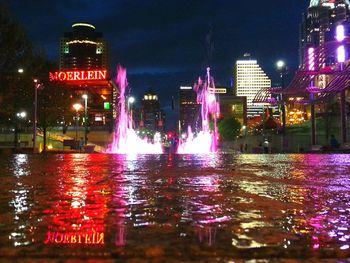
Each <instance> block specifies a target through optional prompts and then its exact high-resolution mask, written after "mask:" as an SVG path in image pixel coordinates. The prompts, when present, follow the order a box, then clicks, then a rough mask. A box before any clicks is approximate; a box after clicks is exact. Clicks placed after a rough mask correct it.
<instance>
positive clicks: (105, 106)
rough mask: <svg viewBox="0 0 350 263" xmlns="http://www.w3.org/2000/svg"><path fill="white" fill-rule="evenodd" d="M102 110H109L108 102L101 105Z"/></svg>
mask: <svg viewBox="0 0 350 263" xmlns="http://www.w3.org/2000/svg"><path fill="white" fill-rule="evenodd" d="M103 108H104V109H105V110H110V109H111V103H110V102H104V103H103Z"/></svg>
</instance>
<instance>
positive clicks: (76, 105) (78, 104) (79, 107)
mask: <svg viewBox="0 0 350 263" xmlns="http://www.w3.org/2000/svg"><path fill="white" fill-rule="evenodd" d="M82 107H83V105H81V104H80V103H75V104H74V105H73V108H74V109H75V111H76V112H77V114H78V112H79V111H80V110H81V108H82Z"/></svg>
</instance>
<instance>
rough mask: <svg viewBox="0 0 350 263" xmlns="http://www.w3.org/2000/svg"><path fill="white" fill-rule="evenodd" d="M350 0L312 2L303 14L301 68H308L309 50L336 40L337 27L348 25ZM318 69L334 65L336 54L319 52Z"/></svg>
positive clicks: (312, 0)
mask: <svg viewBox="0 0 350 263" xmlns="http://www.w3.org/2000/svg"><path fill="white" fill-rule="evenodd" d="M349 6H350V5H349V0H311V2H310V6H309V7H308V9H307V11H306V13H304V14H303V19H302V23H301V26H300V37H299V67H300V68H301V69H303V68H306V59H305V58H306V57H307V49H308V48H309V47H313V48H318V47H320V46H322V45H324V44H325V43H326V42H328V41H333V40H334V35H335V34H334V31H335V27H336V26H337V25H338V24H344V23H345V22H346V21H347V22H348V23H345V24H347V25H346V27H347V28H348V29H349V26H348V24H349V15H350V10H349ZM317 61H318V63H317V64H316V66H317V67H318V68H323V67H325V66H328V65H331V64H332V63H334V61H335V59H334V54H327V50H326V49H320V50H319V51H318V59H317Z"/></svg>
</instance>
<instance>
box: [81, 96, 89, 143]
mask: <svg viewBox="0 0 350 263" xmlns="http://www.w3.org/2000/svg"><path fill="white" fill-rule="evenodd" d="M82 98H83V99H84V103H85V104H84V106H85V107H84V144H85V145H87V130H88V116H87V100H88V95H87V94H84V95H83V96H82Z"/></svg>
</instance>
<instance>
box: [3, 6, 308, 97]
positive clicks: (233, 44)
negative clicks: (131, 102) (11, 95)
mask: <svg viewBox="0 0 350 263" xmlns="http://www.w3.org/2000/svg"><path fill="white" fill-rule="evenodd" d="M5 2H6V1H5ZM9 6H10V9H11V11H12V12H13V13H14V14H15V16H16V18H17V19H18V21H19V22H20V23H21V24H22V25H23V27H24V28H25V29H26V31H27V32H28V35H29V37H30V39H31V40H32V41H33V43H34V46H35V47H37V48H38V49H44V50H45V52H46V53H47V55H48V57H49V58H50V59H52V60H55V61H58V56H59V52H58V50H59V38H60V37H61V36H62V34H63V32H66V31H67V30H69V29H70V26H71V24H72V23H74V22H89V23H92V24H94V25H95V26H96V29H97V31H99V32H103V34H104V36H105V38H106V40H107V41H108V43H109V47H110V53H111V58H110V61H111V66H112V68H111V70H112V73H113V71H114V68H115V67H116V66H117V65H118V64H121V65H123V66H125V67H126V68H127V69H128V79H129V83H130V85H131V87H132V89H133V92H135V93H136V95H137V96H139V97H140V98H141V96H142V94H143V92H145V91H146V90H148V89H149V88H153V89H155V90H157V92H159V93H160V96H161V98H162V101H167V104H170V103H169V102H170V97H168V96H167V94H169V90H170V91H171V92H172V93H176V91H177V89H178V88H179V87H180V86H181V85H192V84H193V83H194V82H195V80H196V79H197V77H198V76H200V75H201V76H203V75H204V74H205V68H206V66H207V65H208V64H210V66H211V67H212V72H213V76H214V77H215V79H216V82H217V83H218V84H219V85H222V86H229V85H230V83H231V79H232V78H233V75H232V74H233V66H234V63H235V61H236V60H237V59H239V58H240V57H241V56H243V54H244V53H245V52H250V53H251V54H252V57H254V58H257V59H258V60H259V61H261V64H262V66H263V67H264V68H266V72H267V74H268V75H269V76H271V78H272V79H273V80H276V79H277V77H278V74H277V73H275V61H277V60H278V59H285V60H286V61H287V63H288V65H289V67H290V69H291V71H292V72H293V71H294V70H296V68H297V65H298V32H299V26H298V24H299V23H300V21H301V16H302V12H305V11H306V9H307V7H308V6H309V0H303V1H301V2H299V3H298V4H295V2H294V1H284V2H283V3H276V2H275V1H265V2H260V1H250V2H248V3H227V1H219V2H218V1H215V3H214V1H204V2H203V1H200V2H199V1H193V2H191V3H188V2H186V1H177V2H176V3H164V2H159V1H147V2H144V1H133V2H132V3H131V2H126V1H117V2H113V1H104V2H103V3H100V2H98V1H90V2H89V3H86V2H83V1H75V2H73V1H64V2H54V3H48V2H46V1H36V3H35V4H33V3H29V2H23V1H18V0H14V1H11V2H10V3H9ZM95 10H97V11H95ZM262 10H263V12H261V11H262ZM33 17H40V18H41V19H32V18H33ZM43 21H45V24H46V25H48V26H46V27H43ZM261 22H263V23H261ZM286 28H288V30H285V29H286ZM253 39H254V41H253ZM208 50H210V51H208ZM210 57H211V59H210ZM208 60H210V61H211V62H210V63H208ZM292 72H291V73H292Z"/></svg>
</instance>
